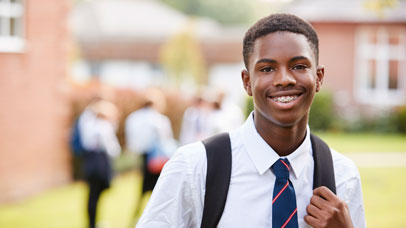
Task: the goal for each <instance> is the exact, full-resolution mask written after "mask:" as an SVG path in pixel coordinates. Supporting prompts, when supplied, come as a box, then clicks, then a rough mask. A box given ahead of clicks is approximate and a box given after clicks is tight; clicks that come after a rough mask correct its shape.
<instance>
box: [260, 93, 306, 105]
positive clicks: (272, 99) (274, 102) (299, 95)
mask: <svg viewBox="0 0 406 228" xmlns="http://www.w3.org/2000/svg"><path fill="white" fill-rule="evenodd" d="M303 93H304V92H303V91H301V90H286V91H277V92H272V93H270V94H269V95H268V96H267V98H268V100H269V101H270V102H271V104H272V105H273V106H274V107H275V108H277V109H283V110H287V109H292V108H293V107H295V106H296V105H297V104H299V103H300V100H301V99H302V97H303ZM293 96H297V98H295V99H294V100H291V101H289V102H286V103H284V102H279V101H277V100H275V98H276V97H293Z"/></svg>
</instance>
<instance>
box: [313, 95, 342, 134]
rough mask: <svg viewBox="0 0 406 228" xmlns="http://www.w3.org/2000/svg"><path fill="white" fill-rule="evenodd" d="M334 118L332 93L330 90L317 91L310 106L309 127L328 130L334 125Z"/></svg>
mask: <svg viewBox="0 0 406 228" xmlns="http://www.w3.org/2000/svg"><path fill="white" fill-rule="evenodd" d="M335 118H336V116H335V114H334V105H333V96H332V94H331V93H330V92H320V93H317V94H316V95H315V97H314V100H313V104H312V107H311V108H310V114H309V125H310V128H311V129H312V130H316V131H326V130H330V129H331V128H332V127H333V126H334V121H335Z"/></svg>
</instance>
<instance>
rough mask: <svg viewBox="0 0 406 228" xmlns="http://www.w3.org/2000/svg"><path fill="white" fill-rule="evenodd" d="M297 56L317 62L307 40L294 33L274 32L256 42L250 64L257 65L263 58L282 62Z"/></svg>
mask: <svg viewBox="0 0 406 228" xmlns="http://www.w3.org/2000/svg"><path fill="white" fill-rule="evenodd" d="M296 56H304V57H306V58H308V59H310V60H311V61H315V55H314V52H313V50H312V48H311V47H310V44H309V42H308V40H307V38H306V37H305V36H304V35H302V34H297V33H292V32H274V33H270V34H268V35H265V36H262V37H260V38H258V39H256V40H255V43H254V47H253V50H252V53H251V58H250V59H251V61H250V62H253V63H255V62H256V61H257V60H259V59H263V58H269V59H273V60H276V61H278V60H280V61H282V60H284V59H286V58H287V59H290V58H292V57H296Z"/></svg>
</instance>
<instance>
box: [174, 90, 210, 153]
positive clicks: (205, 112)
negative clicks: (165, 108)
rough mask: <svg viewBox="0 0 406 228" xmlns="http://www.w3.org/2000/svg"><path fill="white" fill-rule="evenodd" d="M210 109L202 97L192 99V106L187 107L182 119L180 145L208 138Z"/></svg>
mask: <svg viewBox="0 0 406 228" xmlns="http://www.w3.org/2000/svg"><path fill="white" fill-rule="evenodd" d="M210 111H211V109H210V107H209V105H208V104H207V102H206V101H205V100H204V99H203V97H202V96H196V97H194V99H193V101H192V105H191V106H189V107H188V108H187V109H186V110H185V112H184V114H183V118H182V127H181V131H180V136H179V141H180V145H185V144H188V143H192V142H195V141H197V140H202V139H204V138H207V137H208V136H209V130H208V119H209V114H210Z"/></svg>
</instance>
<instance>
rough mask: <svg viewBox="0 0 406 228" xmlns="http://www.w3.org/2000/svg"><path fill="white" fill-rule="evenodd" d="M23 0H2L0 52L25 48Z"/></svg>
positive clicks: (0, 1)
mask: <svg viewBox="0 0 406 228" xmlns="http://www.w3.org/2000/svg"><path fill="white" fill-rule="evenodd" d="M23 15H24V7H23V0H0V52H20V51H22V50H23V48H24V39H23V36H24V34H23V33H24V32H23V30H24V22H23Z"/></svg>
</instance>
